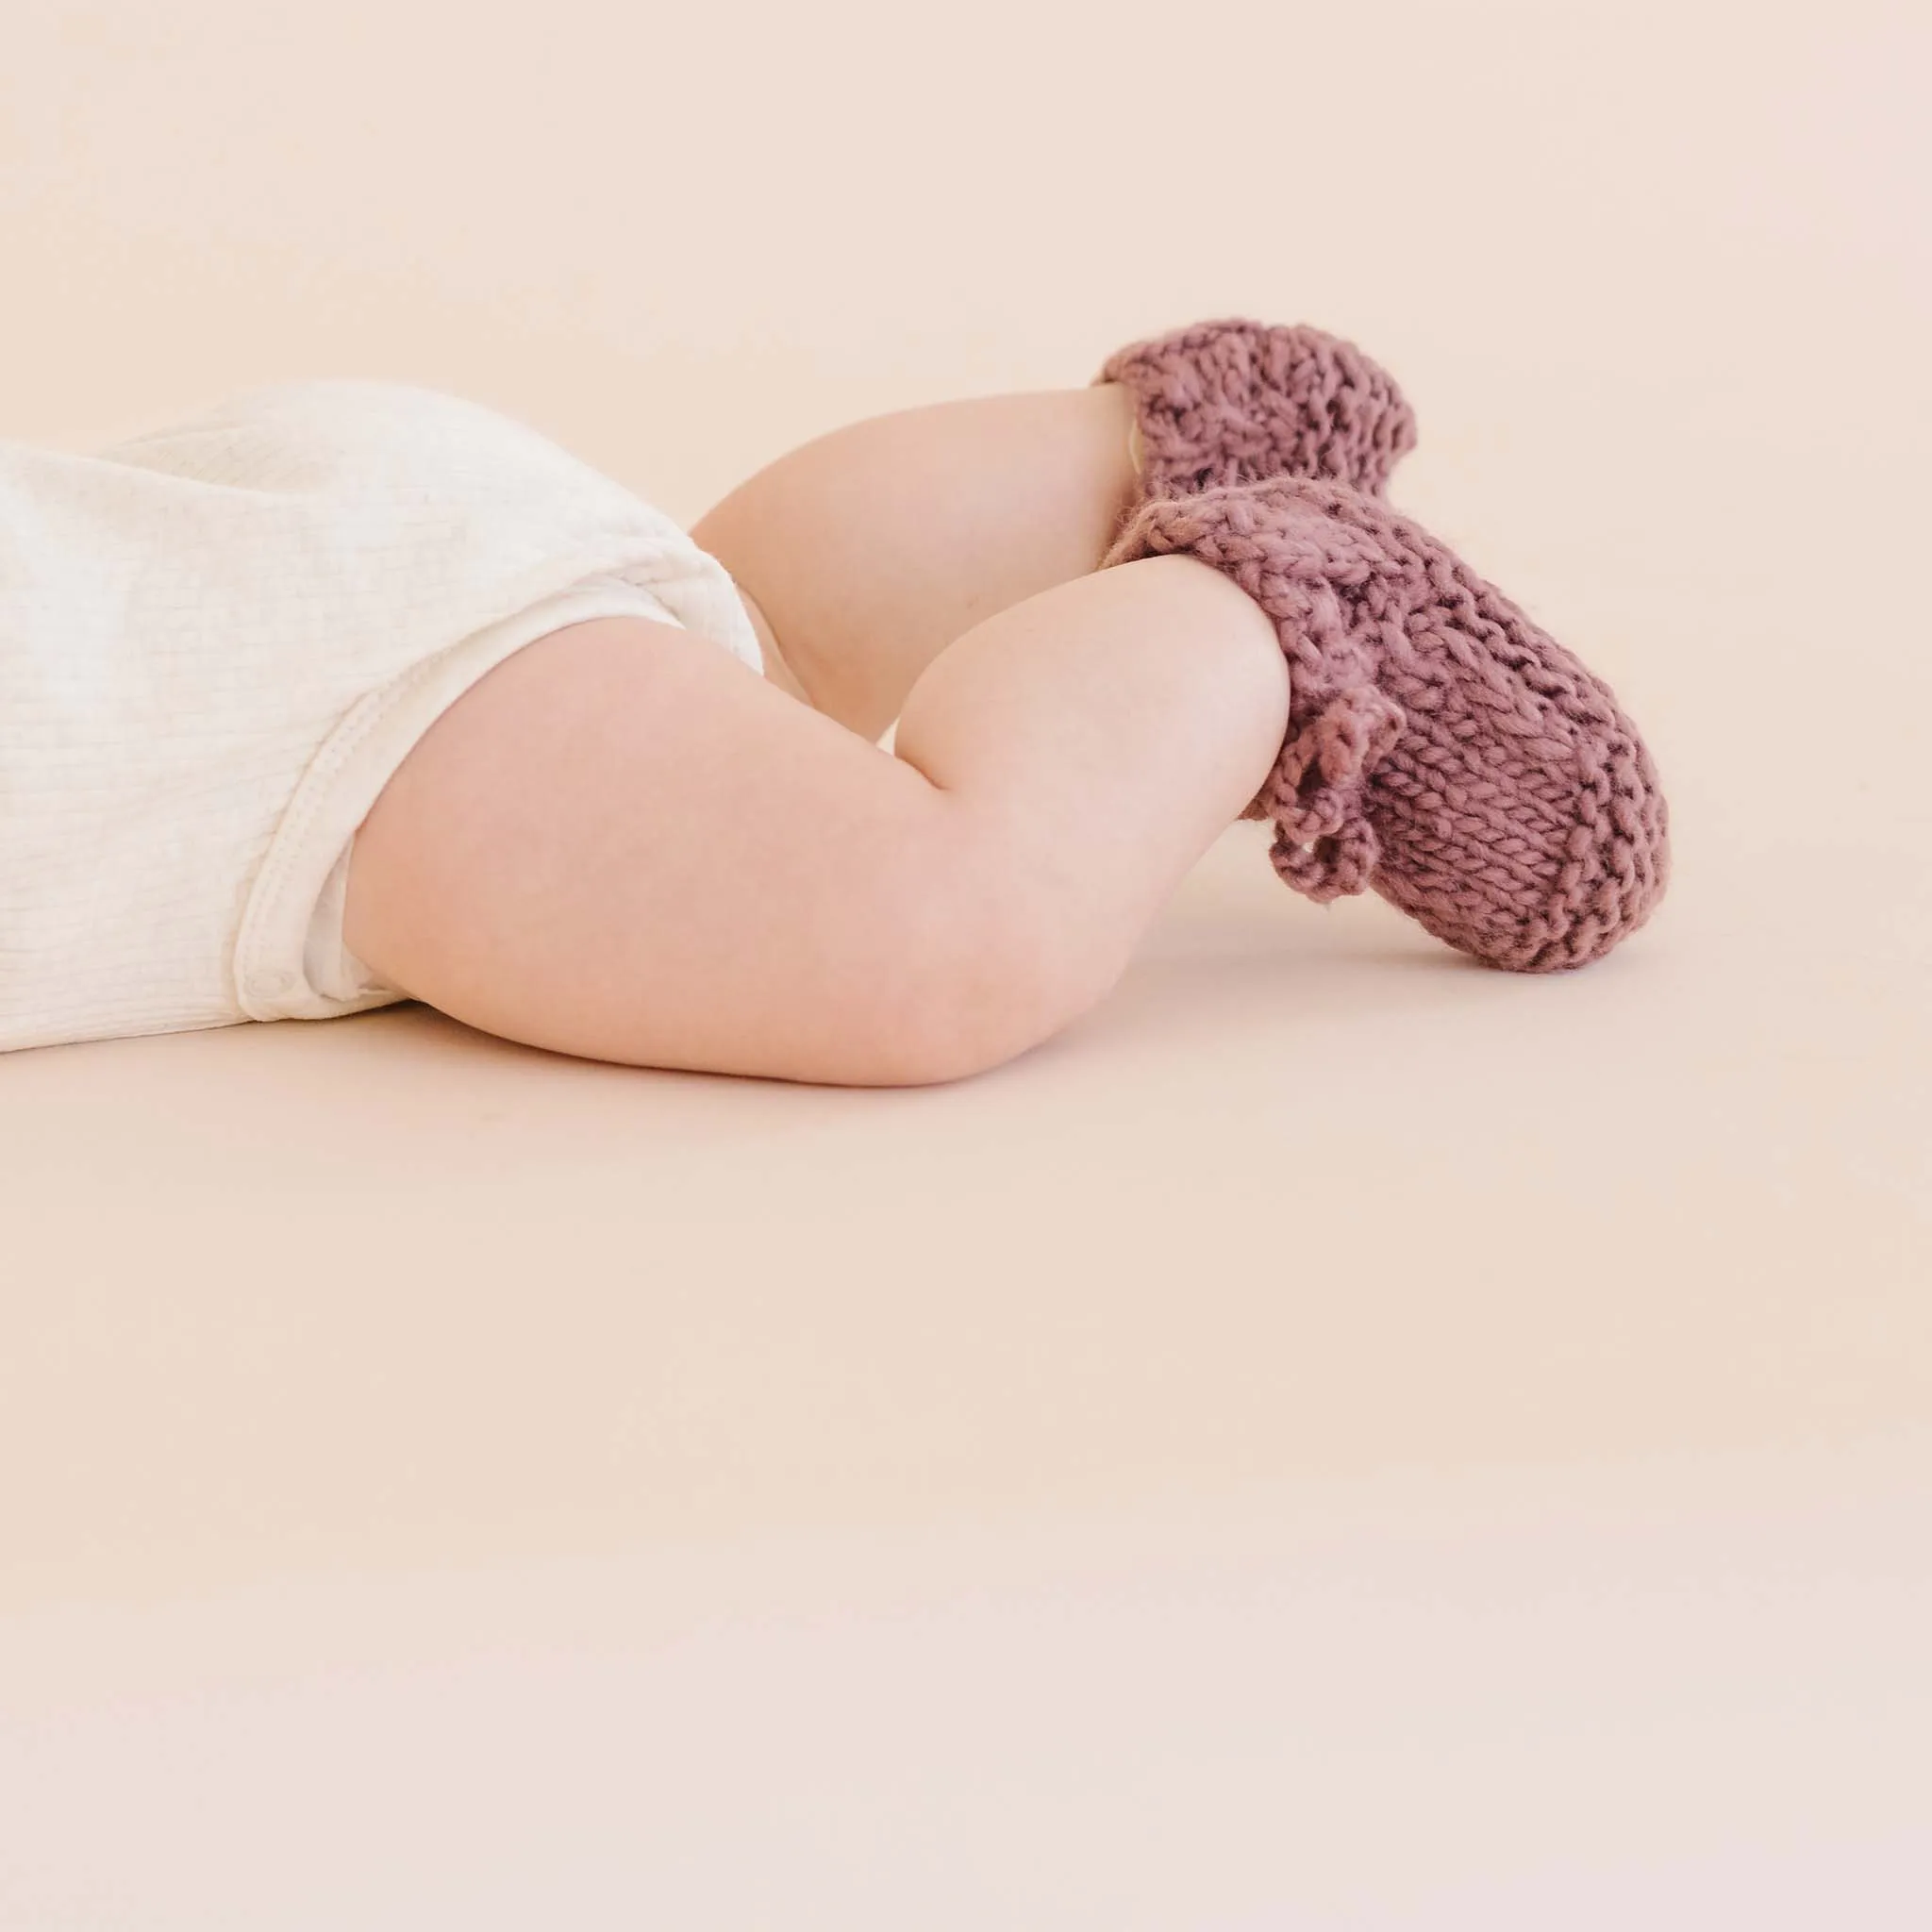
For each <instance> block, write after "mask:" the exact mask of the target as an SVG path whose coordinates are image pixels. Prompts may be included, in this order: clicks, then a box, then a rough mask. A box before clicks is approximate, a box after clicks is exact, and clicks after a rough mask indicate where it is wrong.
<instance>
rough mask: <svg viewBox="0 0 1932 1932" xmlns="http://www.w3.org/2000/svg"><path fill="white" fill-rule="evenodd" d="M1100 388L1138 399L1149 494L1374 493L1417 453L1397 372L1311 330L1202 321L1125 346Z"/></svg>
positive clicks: (1099, 380)
mask: <svg viewBox="0 0 1932 1932" xmlns="http://www.w3.org/2000/svg"><path fill="white" fill-rule="evenodd" d="M1094 381H1095V382H1096V383H1103V382H1118V383H1121V384H1123V385H1124V387H1125V388H1126V390H1127V391H1128V392H1129V393H1130V394H1131V395H1132V397H1133V399H1134V405H1135V409H1136V412H1137V414H1138V417H1139V421H1140V428H1141V444H1142V447H1143V448H1144V450H1145V452H1146V459H1145V464H1144V467H1143V469H1142V473H1141V491H1142V494H1143V495H1144V496H1146V497H1161V496H1189V495H1192V494H1193V493H1194V492H1196V491H1202V490H1208V489H1211V488H1214V487H1216V486H1218V485H1222V484H1228V483H1257V482H1260V481H1262V480H1263V479H1265V478H1267V477H1269V476H1276V475H1289V476H1311V477H1317V478H1325V479H1327V480H1329V481H1332V482H1337V483H1346V484H1348V485H1350V486H1351V487H1352V488H1354V489H1357V490H1361V491H1368V492H1369V493H1370V494H1372V495H1373V494H1375V493H1378V492H1379V491H1381V490H1382V488H1383V487H1384V485H1385V484H1386V483H1387V482H1388V480H1389V474H1390V472H1391V470H1393V469H1394V467H1395V465H1396V462H1397V461H1398V460H1399V459H1400V458H1402V457H1403V456H1404V455H1405V454H1406V453H1407V451H1409V450H1411V449H1413V448H1414V447H1415V415H1414V412H1413V411H1412V410H1411V409H1410V408H1409V407H1408V403H1407V398H1405V397H1404V395H1403V393H1402V391H1401V390H1400V389H1398V388H1397V387H1396V385H1395V379H1394V377H1393V376H1391V375H1390V374H1389V372H1388V371H1387V370H1386V369H1384V368H1382V367H1381V365H1380V364H1379V363H1377V362H1374V361H1373V360H1372V359H1371V358H1369V357H1367V356H1365V355H1363V354H1362V352H1361V351H1360V350H1359V349H1358V348H1357V347H1356V346H1355V344H1354V343H1353V342H1346V341H1341V339H1340V338H1339V337H1336V336H1331V335H1329V334H1327V333H1325V332H1324V330H1322V329H1318V328H1310V327H1308V326H1307V325H1306V324H1301V323H1297V324H1294V325H1286V326H1284V325H1268V324H1266V323H1260V322H1250V321H1245V320H1242V319H1241V318H1234V319H1231V320H1228V321H1224V322H1201V323H1195V324H1193V325H1191V326H1190V327H1187V328H1182V329H1175V330H1174V331H1172V332H1171V333H1169V334H1167V335H1163V336H1153V337H1150V338H1149V339H1148V340H1147V341H1140V342H1130V343H1129V344H1128V345H1127V346H1126V347H1125V348H1124V349H1120V350H1117V351H1116V352H1115V353H1114V354H1113V355H1112V356H1110V357H1109V358H1108V361H1107V365H1106V367H1105V368H1103V369H1102V370H1101V372H1100V374H1099V375H1097V376H1095V377H1094Z"/></svg>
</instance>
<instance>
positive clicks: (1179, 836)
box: [344, 557, 1288, 1086]
mask: <svg viewBox="0 0 1932 1932" xmlns="http://www.w3.org/2000/svg"><path fill="white" fill-rule="evenodd" d="M1287 708H1288V676H1287V670H1286V666H1285V664H1284V662H1283V659H1282V657H1281V652H1280V648H1279V645H1278V643H1277V641H1276V639H1275V636H1274V628H1273V625H1271V624H1270V623H1269V621H1268V620H1267V618H1266V617H1265V616H1264V615H1263V614H1262V613H1261V611H1260V610H1259V608H1257V606H1256V605H1254V604H1253V603H1252V602H1251V601H1250V600H1249V599H1248V598H1247V597H1246V596H1245V595H1244V594H1243V593H1242V592H1241V591H1240V590H1239V589H1237V588H1236V587H1235V586H1234V585H1233V584H1231V583H1230V582H1229V581H1228V580H1227V579H1226V578H1225V577H1224V576H1223V575H1221V574H1220V573H1219V572H1218V571H1215V570H1212V569H1210V568H1208V566H1207V565H1205V564H1202V563H1199V562H1197V561H1195V560H1194V559H1192V558H1182V557H1167V558H1146V559H1143V560H1141V561H1139V562H1134V563H1128V564H1123V565H1120V566H1118V567H1116V568H1114V569H1112V570H1108V571H1106V572H1104V573H1101V574H1100V575H1092V576H1085V577H1080V578H1077V579H1075V580H1074V581H1072V582H1069V583H1065V584H1062V585H1059V586H1058V587H1056V588H1054V589H1051V590H1048V591H1042V592H1041V593H1039V594H1037V595H1034V596H1031V597H1027V598H1025V599H1024V600H1023V601H1022V602H1020V603H1018V604H1016V605H1014V606H1012V607H1011V608H1008V609H1006V610H1003V611H1001V612H1000V613H998V614H997V615H995V616H993V617H991V618H989V619H987V620H986V621H985V622H983V623H980V624H978V625H974V626H973V627H972V628H970V629H969V630H968V631H967V632H966V633H965V635H963V636H962V637H960V638H959V639H958V641H956V642H954V643H953V644H951V645H950V646H949V647H947V648H946V649H945V650H943V651H941V653H940V654H939V655H938V656H937V657H936V658H934V659H933V660H932V661H931V662H930V664H929V665H928V666H927V667H926V668H925V670H924V673H923V674H922V675H921V676H920V677H919V679H918V681H917V683H916V684H915V685H914V687H913V689H912V691H911V694H910V696H909V697H908V699H907V701H906V703H905V708H904V715H903V717H902V718H901V720H900V724H899V730H898V734H897V740H896V748H895V750H894V751H893V752H891V753H888V752H885V751H882V750H880V749H879V748H878V747H877V746H876V745H875V744H874V743H872V742H870V741H868V739H867V738H865V737H864V736H862V735H860V734H859V733H857V732H855V731H852V730H848V729H847V728H846V727H845V726H843V725H841V724H839V723H837V722H836V721H834V720H833V719H831V718H828V717H825V716H823V715H821V714H820V713H819V712H817V711H815V710H813V709H811V708H808V707H807V706H805V705H802V704H799V703H797V702H796V701H795V700H793V699H792V698H791V697H789V696H787V695H786V694H785V693H784V692H783V691H779V690H777V689H775V688H774V687H773V686H771V685H769V684H766V683H765V682H763V681H762V680H760V679H759V678H758V677H756V676H755V675H750V674H748V673H747V672H746V671H745V670H744V668H743V667H742V666H741V665H739V664H737V663H735V662H733V661H732V660H731V659H730V658H727V657H726V656H725V654H724V653H723V652H722V651H720V650H719V649H718V648H717V647H716V645H714V644H712V643H710V642H708V641H706V640H704V639H701V638H694V637H692V636H691V635H690V634H689V633H687V632H684V631H680V630H678V629H676V628H675V627H674V626H671V625H656V624H652V623H650V622H648V621H646V620H644V619H641V618H608V619H602V620H599V621H597V622H594V623H590V624H584V625H575V626H573V627H572V628H570V629H568V630H563V631H558V632H556V633H554V634H552V635H551V636H549V637H547V638H544V639H541V640H540V641H538V642H536V643H534V644H531V645H529V646H527V647H526V648H525V649H524V650H522V651H520V652H518V653H517V654H516V655H515V656H514V657H512V658H509V659H508V660H507V661H506V662H505V663H504V664H502V665H500V666H498V667H497V669H495V670H494V671H492V672H491V673H490V674H489V675H487V676H486V677H484V678H483V679H482V680H481V681H480V682H479V683H478V684H476V685H475V687H473V688H472V689H471V690H470V691H468V692H466V693H465V694H464V696H463V697H462V698H460V699H459V700H458V702H457V703H456V704H455V705H454V706H453V707H452V708H450V709H449V710H448V711H447V712H445V713H444V714H443V715H442V717H441V718H440V719H439V720H438V722H437V723H436V724H435V725H433V726H432V727H431V729H430V730H429V732H428V733H427V734H426V735H425V737H424V739H423V740H422V741H421V742H420V743H419V744H418V745H417V746H416V748H415V749H414V750H413V751H412V752H411V753H410V755H409V757H408V758H407V759H406V760H405V761H404V763H403V764H402V766H401V767H400V768H399V770H398V771H397V772H396V774H395V775H394V777H393V778H392V779H391V782H390V784H389V786H388V788H387V789H386V790H385V791H384V792H383V794H382V796H381V797H380V798H379V799H378V800H377V802H376V805H375V808H374V810H373V811H372V812H371V813H370V815H369V818H368V819H367V821H366V822H365V823H364V825H363V827H362V829H361V831H360V832H359V833H358V838H357V842H356V850H355V857H354V859H353V861H352V867H351V874H350V880H349V890H348V900H347V906H346V910H345V924H344V936H345V940H346V942H347V944H348V945H349V947H350V949H351V950H352V951H353V952H355V953H356V954H357V955H358V957H359V958H362V959H364V960H366V961H368V963H369V964H370V965H371V966H373V967H374V968H375V970H376V971H377V972H378V973H379V974H382V975H383V977H384V978H386V979H387V980H389V981H390V983H391V984H393V985H395V986H397V987H400V988H401V989H403V990H404V991H407V992H408V993H410V994H411V995H413V996H414V997H416V998H419V999H422V1000H424V1001H425V1002H427V1003H428V1004H430V1005H432V1006H435V1007H437V1008H441V1010H443V1011H444V1012H447V1013H449V1014H451V1015H453V1016H454V1017H455V1018H457V1019H459V1020H462V1021H465V1022H467V1023H468V1024H472V1025H475V1026H477V1027H480V1028H483V1029H485V1030H487V1031H489V1032H492V1033H496V1034H500V1035H502V1036H504V1037H505V1038H508V1039H511V1040H518V1041H526V1042H528V1043H530V1044H533V1045H538V1046H543V1047H548V1048H552V1049H554V1050H557V1051H559V1052H564V1053H571V1054H576V1055H581V1056H584V1057H587V1058H597V1059H608V1060H615V1061H621V1062H625V1063H629V1064H636V1065H648V1066H658V1067H670V1068H689V1069H700V1070H707V1071H711V1072H717V1073H728V1074H755V1075H764V1076H769V1077H775V1078H781V1079H791V1080H808V1081H817V1082H825V1083H831V1084H838V1085H859V1086H870V1085H887V1086H890V1085H919V1084H925V1083H930V1082H935V1081H941V1080H947V1079H953V1078H958V1077H960V1076H962V1075H965V1074H972V1073H975V1072H979V1071H982V1070H984V1069H986V1068H989V1067H991V1066H995V1065H997V1064H999V1063H1001V1062H1002V1061H1005V1060H1007V1059H1009V1058H1013V1057H1014V1056H1016V1055H1018V1054H1020V1053H1023V1052H1024V1051H1025V1050H1026V1049H1027V1048H1029V1047H1031V1046H1033V1045H1035V1044H1037V1043H1039V1042H1040V1041H1042V1040H1045V1039H1046V1038H1048V1037H1049V1036H1050V1035H1052V1034H1054V1033H1055V1032H1057V1031H1058V1030H1059V1029H1060V1028H1061V1027H1063V1026H1064V1025H1066V1024H1068V1023H1069V1022H1070V1021H1072V1020H1074V1019H1075V1018H1077V1017H1078V1016H1079V1015H1081V1014H1082V1013H1084V1012H1086V1011H1088V1010H1089V1009H1090V1008H1091V1007H1092V1006H1093V1005H1094V1004H1096V1003H1097V1002H1098V1001H1099V1000H1100V999H1101V998H1102V997H1103V996H1104V995H1105V993H1106V992H1107V991H1108V989H1109V988H1110V987H1111V986H1112V985H1113V984H1114V982H1115V981H1116V980H1117V979H1118V977H1119V976H1120V974H1121V972H1122V971H1123V970H1124V967H1125V965H1126V963H1127V961H1128V959H1129V958H1130V957H1131V954H1132V952H1133V949H1134V946H1135V944H1136V943H1137V941H1139V939H1140V937H1141V933H1142V932H1143V931H1144V930H1145V928H1146V926H1147V925H1148V924H1149V923H1150V922H1151V921H1152V919H1153V918H1154V916H1155V914H1156V913H1157V912H1158V909H1159V908H1160V907H1161V906H1162V905H1163V904H1164V903H1165V902H1166V900H1167V899H1168V897H1169V896H1170V894H1171V893H1172V891H1174V887H1175V886H1176V885H1177V884H1178V883H1179V881H1180V879H1181V878H1182V876H1183V875H1184V874H1186V873H1187V871H1188V870H1189V868H1190V867H1191V865H1192V864H1193V863H1194V861H1195V860H1196V859H1197V858H1199V857H1200V856H1201V854H1202V853H1203V852H1204V851H1205V850H1206V849H1207V847H1208V845H1209V844H1210V843H1211V842H1212V841H1213V840H1214V838H1215V837H1216V836H1217V835H1218V834H1219V833H1220V832H1221V831H1222V830H1223V829H1224V827H1225V826H1226V825H1227V824H1229V823H1230V822H1231V821H1232V820H1233V819H1234V818H1235V817H1236V816H1237V815H1238V814H1239V813H1240V811H1241V808H1242V807H1243V806H1244V805H1245V804H1246V803H1247V802H1248V800H1249V799H1250V798H1251V797H1252V796H1253V795H1254V794H1255V792H1256V791H1257V790H1258V788H1259V787H1260V785H1261V783H1262V781H1263V779H1264V778H1265V777H1266V775H1267V774H1268V772H1269V770H1270V769H1271V767H1272V764H1273V762H1274V758H1275V755H1276V754H1277V752H1278V751H1279V749H1280V746H1281V741H1282V735H1283V730H1284V726H1285V721H1286V716H1287Z"/></svg>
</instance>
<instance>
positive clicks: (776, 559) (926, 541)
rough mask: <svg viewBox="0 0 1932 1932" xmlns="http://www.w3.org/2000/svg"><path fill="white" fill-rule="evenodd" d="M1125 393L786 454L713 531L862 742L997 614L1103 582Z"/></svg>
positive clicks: (875, 432)
mask: <svg viewBox="0 0 1932 1932" xmlns="http://www.w3.org/2000/svg"><path fill="white" fill-rule="evenodd" d="M1132 422H1133V406H1132V402H1131V400H1130V398H1129V396H1128V394H1127V391H1125V390H1124V388H1123V387H1121V386H1120V385H1119V384H1116V383H1105V384H1101V385H1099V386H1097V387H1094V388H1091V389H1082V390H1052V391H1041V392H1038V393H1032V394H1022V395H1004V396H986V397H976V398H969V399H967V400H964V401H960V402H950V403H939V404H934V405H931V406H929V407H927V408H917V409H907V410H902V411H900V412H898V413H897V414H894V415H889V416H877V417H874V418H872V419H871V420H869V421H867V422H862V423H855V424H852V425H848V426H847V427H845V428H842V429H837V430H834V431H833V432H831V433H830V434H829V435H826V436H822V437H820V438H818V439H817V440H816V441H812V442H808V443H807V444H805V445H804V446H803V447H802V448H799V449H795V450H793V451H791V453H790V454H789V455H787V456H783V457H780V458H778V460H777V461H776V462H774V463H772V464H770V465H769V466H768V467H767V468H765V469H763V470H761V471H760V472H759V473H758V475H756V476H753V477H752V478H751V479H750V480H749V481H748V482H746V483H743V484H741V486H740V487H739V488H738V489H736V490H734V491H732V492H731V494H730V495H729V496H727V497H726V498H725V499H724V502H722V503H721V504H719V505H718V506H717V508H714V509H712V510H710V511H709V512H708V513H707V515H706V516H705V517H704V518H703V519H701V520H700V522H699V523H698V524H697V525H696V526H695V527H694V529H693V531H692V533H691V534H692V535H693V536H694V537H695V538H696V539H697V541H699V542H700V543H701V544H702V545H703V546H704V547H705V548H706V549H707V550H708V551H710V552H711V553H712V555H714V556H715V557H717V558H719V560H720V561H721V562H723V563H724V566H725V568H726V569H728V570H729V571H730V572H731V574H732V575H733V576H734V577H735V578H737V580H738V582H739V584H740V585H741V587H742V588H743V589H744V590H746V591H749V592H750V593H751V595H752V597H753V599H754V600H755V601H756V602H757V604H758V607H759V608H761V609H762V610H763V611H764V613H765V615H766V617H767V618H768V619H769V621H770V623H771V625H772V628H773V629H774V631H775V632H776V634H777V638H778V643H779V647H780V649H781V651H782V653H783V655H784V657H785V659H786V661H787V663H788V664H789V665H790V667H791V671H792V672H793V674H794V675H796V676H797V678H798V679H799V681H800V682H801V683H802V684H803V686H804V687H805V691H806V695H807V697H808V700H809V702H810V703H811V704H812V705H813V706H814V707H816V708H818V709H819V710H821V711H824V713H825V714H826V715H827V716H828V717H832V718H836V719H838V720H839V722H840V723H841V724H845V725H849V726H850V727H851V728H852V729H853V730H855V731H857V732H858V733H859V734H860V736H862V737H865V738H871V739H876V738H878V736H879V735H880V734H881V733H882V732H883V731H884V730H885V728H886V726H887V725H889V724H891V722H892V721H893V719H894V718H896V717H897V716H898V715H899V711H900V708H901V707H902V705H903V704H904V702H905V699H906V695H907V693H908V691H910V690H911V688H912V685H913V682H914V680H915V679H916V678H917V677H918V676H919V675H920V673H921V672H922V671H924V668H925V667H926V665H927V664H928V663H930V662H931V661H932V659H933V658H935V657H937V656H938V655H939V653H940V652H941V650H942V649H944V647H945V646H946V645H947V644H949V643H951V642H952V641H953V640H954V639H955V638H957V637H958V636H959V635H960V634H961V633H962V632H964V631H965V630H967V629H968V628H969V627H970V626H971V625H974V624H975V623H976V622H978V620H979V619H981V618H983V617H988V616H991V614H992V613H993V612H994V611H996V610H1004V609H1006V608H1008V606H1010V605H1013V604H1017V603H1019V602H1020V600H1021V599H1022V598H1024V597H1030V596H1032V595H1033V594H1034V593H1035V592H1036V591H1044V590H1048V589H1050V588H1051V587H1052V586H1054V585H1056V584H1061V583H1065V582H1067V581H1069V580H1070V579H1071V578H1074V577H1077V576H1083V575H1087V574H1088V573H1089V572H1091V571H1092V570H1095V569H1096V568H1097V567H1098V566H1099V563H1100V559H1101V557H1102V555H1103V554H1104V553H1105V551H1106V549H1107V547H1108V543H1109V542H1110V541H1112V539H1113V537H1114V534H1115V532H1116V531H1117V529H1118V528H1119V526H1120V524H1121V522H1122V519H1123V517H1124V514H1125V512H1126V510H1127V509H1128V508H1129V506H1130V502H1131V500H1132V498H1133V496H1134V493H1135V475H1134V466H1133V462H1132V459H1131V458H1130V456H1129V453H1128V442H1127V438H1128V430H1129V427H1130V425H1132Z"/></svg>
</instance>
